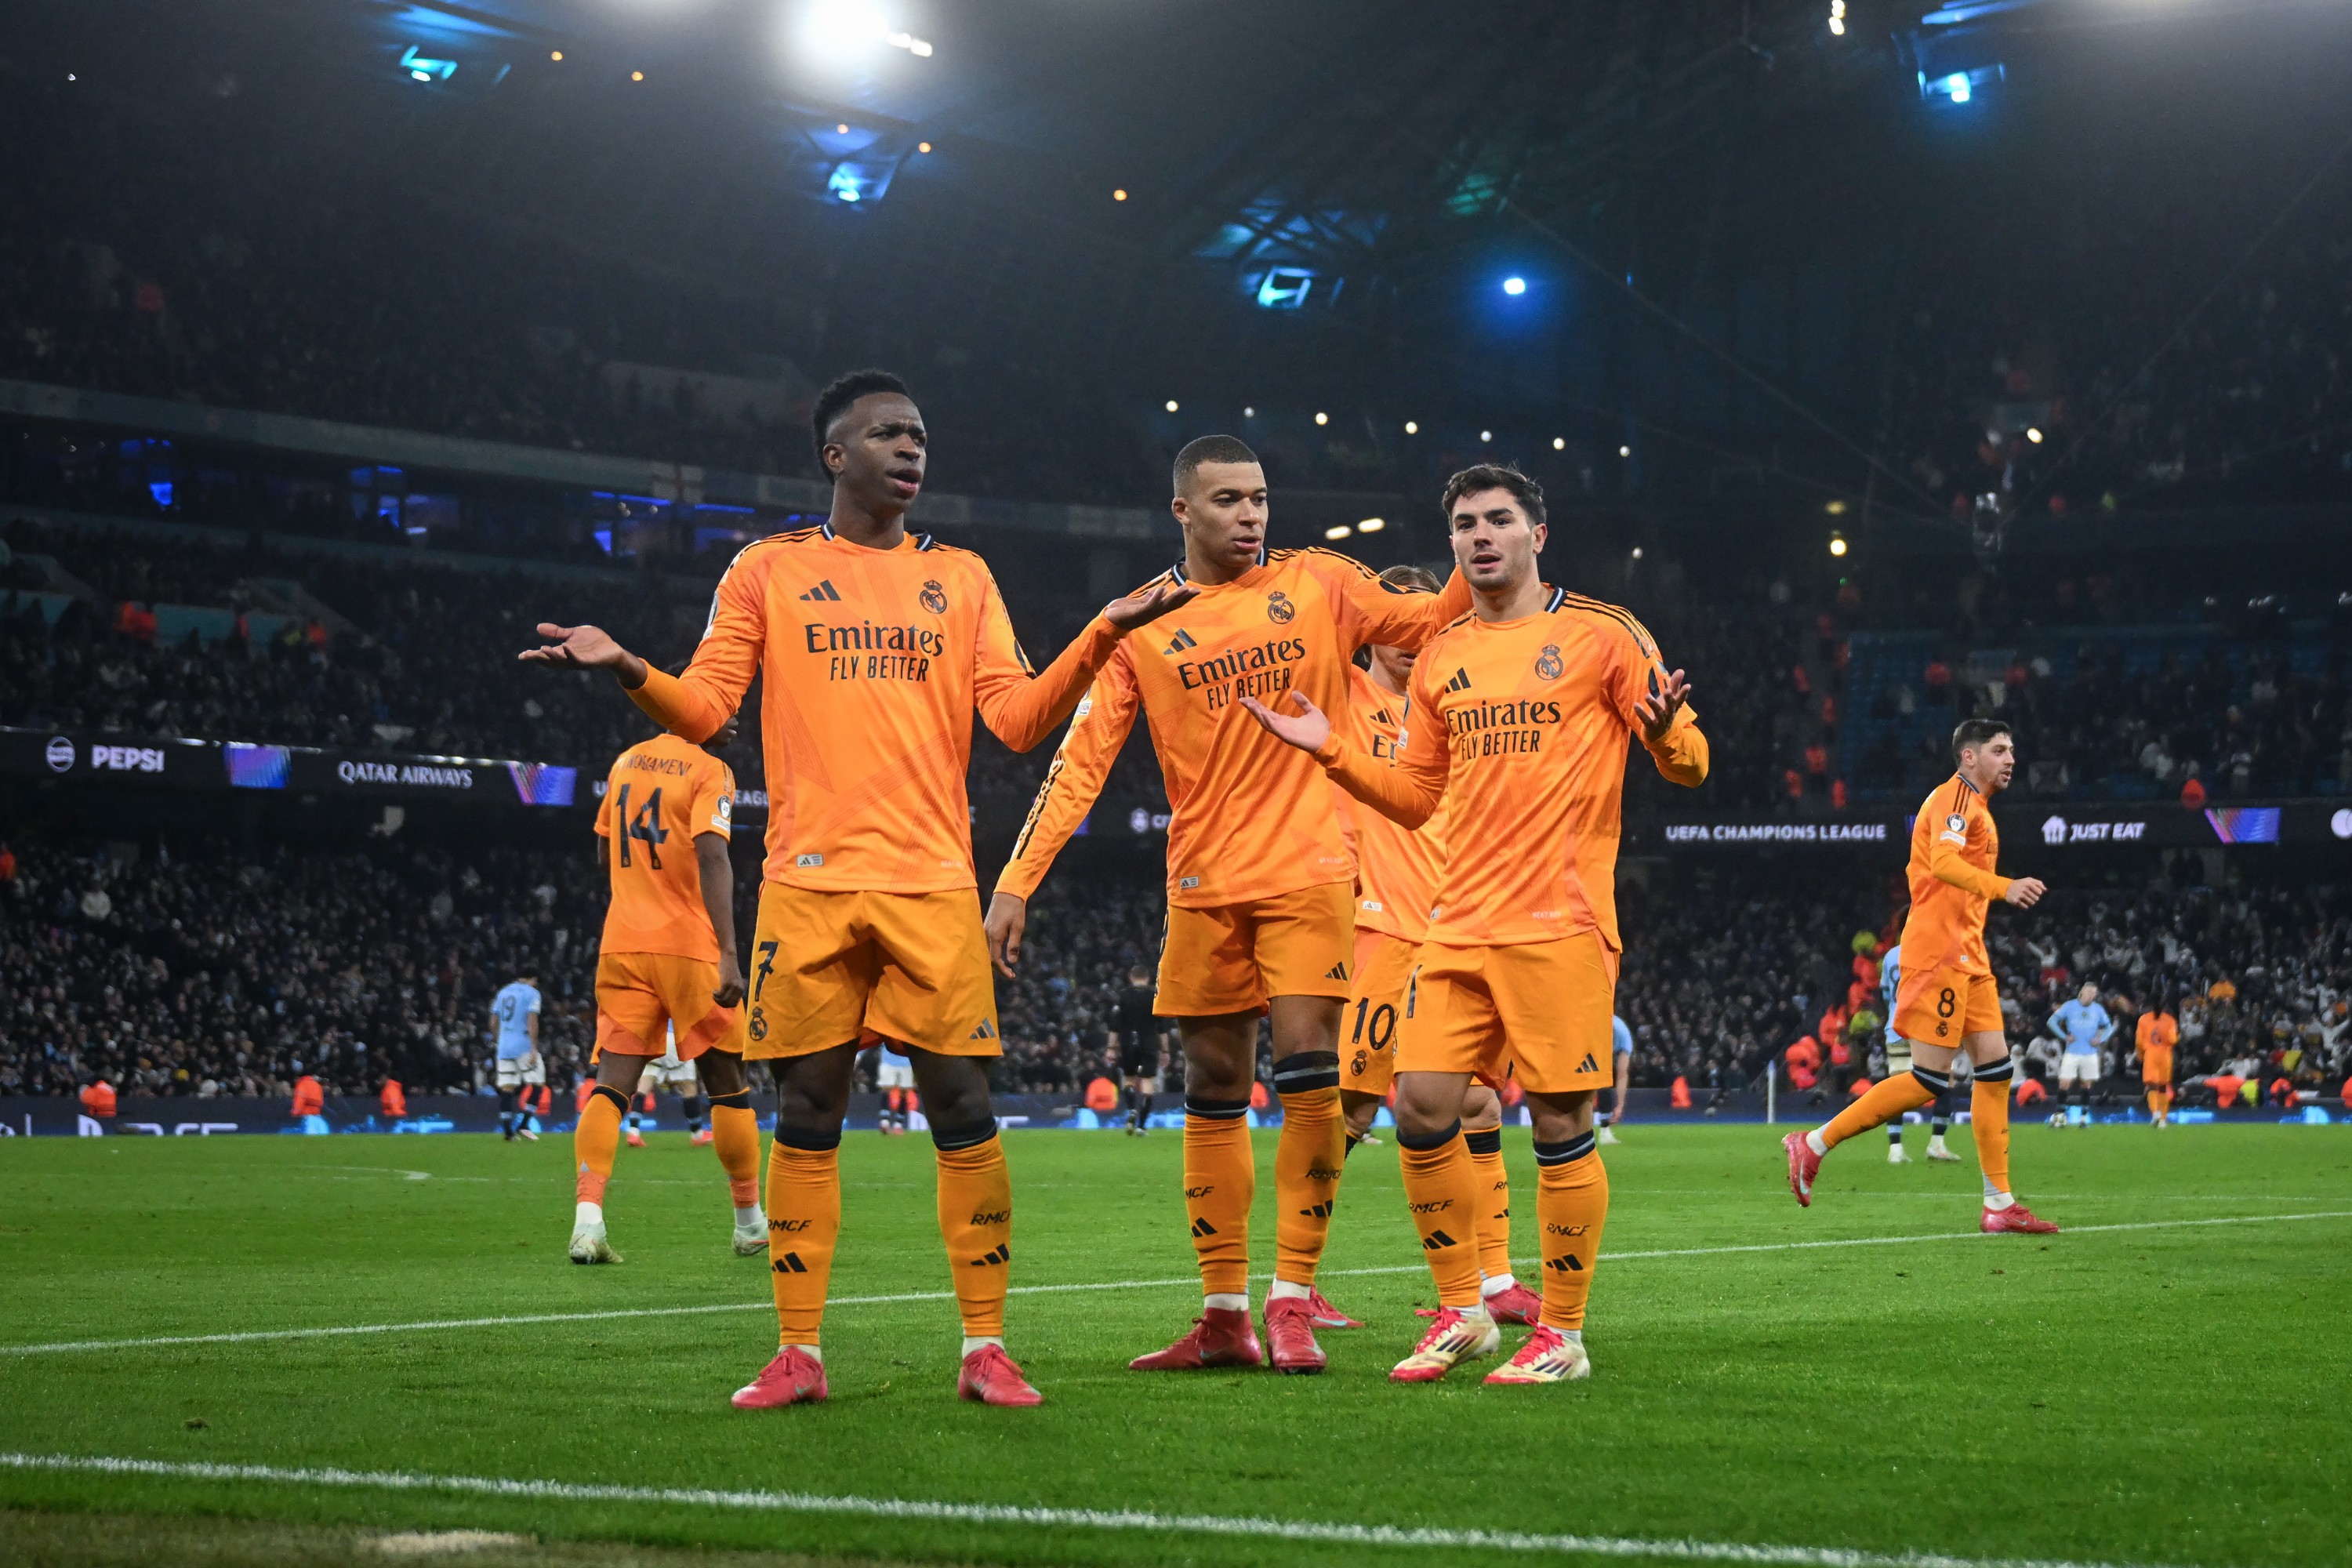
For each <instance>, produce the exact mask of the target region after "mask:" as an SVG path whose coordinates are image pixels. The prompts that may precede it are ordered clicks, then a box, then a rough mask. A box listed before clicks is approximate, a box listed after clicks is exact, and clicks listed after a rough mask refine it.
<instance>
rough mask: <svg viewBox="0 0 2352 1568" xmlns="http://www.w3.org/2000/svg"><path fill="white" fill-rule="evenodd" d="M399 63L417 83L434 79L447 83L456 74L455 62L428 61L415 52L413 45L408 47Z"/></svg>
mask: <svg viewBox="0 0 2352 1568" xmlns="http://www.w3.org/2000/svg"><path fill="white" fill-rule="evenodd" d="M400 63H401V65H402V66H404V67H405V68H406V69H407V71H408V74H409V76H410V77H411V78H412V79H415V80H417V81H432V80H434V79H436V78H437V79H440V80H442V81H447V80H448V79H450V78H451V77H453V76H456V75H457V61H456V60H436V59H428V58H425V56H423V55H420V54H418V53H417V52H416V46H415V44H411V45H409V46H408V52H407V53H406V54H404V55H403V56H401V57H400Z"/></svg>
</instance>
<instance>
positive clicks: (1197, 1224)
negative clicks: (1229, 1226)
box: [1192, 1219, 1217, 1236]
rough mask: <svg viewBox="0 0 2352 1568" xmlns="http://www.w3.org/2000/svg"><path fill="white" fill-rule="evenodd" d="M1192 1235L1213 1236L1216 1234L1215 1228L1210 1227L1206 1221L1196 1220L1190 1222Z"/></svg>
mask: <svg viewBox="0 0 2352 1568" xmlns="http://www.w3.org/2000/svg"><path fill="white" fill-rule="evenodd" d="M1192 1234H1193V1235H1194V1236H1214V1235H1216V1234H1217V1227H1216V1226H1213V1225H1211V1224H1210V1223H1209V1222H1208V1221H1207V1220H1204V1219H1196V1220H1194V1221H1193V1222H1192Z"/></svg>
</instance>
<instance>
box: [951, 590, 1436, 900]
mask: <svg viewBox="0 0 2352 1568" xmlns="http://www.w3.org/2000/svg"><path fill="white" fill-rule="evenodd" d="M1183 580H1184V575H1183V567H1182V566H1181V564H1179V565H1177V566H1175V567H1171V569H1170V570H1169V571H1167V572H1165V573H1163V574H1160V576H1159V577H1157V578H1154V579H1153V582H1154V583H1162V582H1179V583H1181V582H1182V581H1183ZM1469 602H1470V600H1469V590H1468V589H1467V588H1466V587H1465V586H1463V585H1462V583H1461V579H1460V576H1459V574H1456V576H1455V578H1454V582H1453V583H1451V584H1448V585H1447V588H1446V591H1445V592H1444V593H1443V594H1436V595H1432V594H1424V593H1418V592H1414V591H1412V590H1408V589H1402V588H1394V587H1391V586H1390V585H1389V584H1385V583H1383V582H1381V579H1380V576H1379V574H1376V573H1374V572H1372V571H1371V570H1370V569H1369V568H1367V567H1364V566H1361V565H1359V564H1358V563H1355V562H1353V561H1350V560H1349V559H1348V558H1347V557H1346V556H1344V555H1337V554H1334V553H1332V552H1330V551H1328V550H1276V551H1274V552H1270V553H1268V554H1267V555H1265V557H1264V558H1263V559H1262V560H1261V561H1260V562H1259V563H1258V564H1257V565H1255V566H1253V567H1251V568H1250V569H1249V570H1248V571H1247V572H1244V573H1243V574H1241V575H1240V576H1239V577H1236V578H1234V580H1233V581H1232V582H1230V583H1222V584H1216V585H1214V586H1212V587H1204V588H1202V589H1201V591H1200V594H1199V595H1198V596H1197V597H1196V598H1194V599H1193V600H1192V602H1191V603H1190V604H1188V605H1184V606H1183V607H1182V608H1181V609H1179V610H1176V611H1173V612H1171V614H1169V615H1166V616H1161V617H1160V619H1159V620H1158V621H1156V622H1154V623H1153V624H1152V625H1151V626H1150V628H1149V629H1147V630H1146V631H1144V632H1142V633H1140V634H1139V635H1138V636H1136V637H1129V639H1127V640H1126V641H1125V642H1123V643H1121V644H1119V645H1118V648H1117V650H1116V651H1114V652H1113V653H1112V655H1111V656H1110V659H1109V662H1108V663H1107V664H1106V665H1104V667H1103V670H1102V674H1101V675H1100V676H1098V677H1097V679H1096V680H1095V683H1094V688H1093V689H1092V690H1090V691H1089V692H1088V693H1087V699H1086V700H1085V701H1084V702H1082V703H1080V704H1079V705H1078V711H1077V717H1076V719H1074V720H1072V721H1071V723H1070V731H1069V733H1068V735H1066V737H1064V739H1063V741H1062V747H1061V750H1060V751H1059V752H1056V753H1055V757H1054V763H1053V766H1052V767H1051V768H1049V769H1048V770H1047V771H1046V773H1045V784H1043V785H1042V786H1041V787H1040V788H1039V790H1038V792H1037V799H1036V801H1035V803H1034V805H1032V806H1031V807H1030V809H1029V820H1028V822H1027V824H1026V825H1024V826H1023V828H1022V829H1021V837H1020V838H1019V839H1018V840H1017V841H1015V843H1014V845H1013V858H1012V859H1011V861H1009V862H1008V863H1007V864H1006V866H1005V868H1004V872H1003V875H1002V876H1001V877H999V878H998V879H997V881H996V888H997V891H999V892H1003V893H1013V894H1017V895H1018V896H1020V897H1022V898H1024V899H1025V898H1027V897H1028V896H1029V895H1030V894H1031V893H1033V892H1034V891H1036V889H1037V884H1038V883H1040V882H1042V881H1044V880H1045V872H1046V869H1047V868H1049V867H1051V866H1052V865H1053V863H1054V857H1055V855H1056V854H1058V853H1060V851H1061V848H1062V846H1063V845H1064V844H1066V843H1067V842H1068V841H1069V838H1070V835H1071V834H1072V833H1074V832H1076V829H1077V826H1078V824H1079V823H1081V822H1083V821H1084V820H1086V816H1087V812H1088V811H1089V810H1091V809H1092V808H1093V806H1094V803H1095V797H1096V796H1097V795H1098V794H1100V793H1101V790H1102V784H1103V780H1104V778H1105V777H1106V776H1108V773H1110V767H1111V763H1113V762H1114V761H1116V760H1117V759H1118V752H1119V748H1120V747H1121V746H1122V745H1124V744H1126V742H1127V736H1128V731H1129V730H1130V729H1132V728H1133V727H1134V724H1135V715H1136V713H1137V711H1138V710H1141V711H1142V712H1143V714H1144V716H1145V718H1146V719H1147V720H1148V721H1149V722H1150V727H1151V744H1152V748H1153V750H1155V751H1156V752H1159V754H1160V772H1161V773H1162V774H1164V775H1165V777H1166V779H1167V784H1168V804H1169V806H1170V808H1171V819H1170V821H1169V824H1168V901H1169V902H1170V903H1171V904H1174V905H1176V906H1178V907H1180V908H1184V909H1212V908H1215V907H1216V906H1218V905H1221V904H1233V903H1240V902H1243V901H1244V900H1251V899H1267V898H1274V897H1276V896H1277V895H1279V894H1283V893H1290V892H1296V891H1297V890H1298V889H1301V888H1312V887H1318V886H1320V885H1323V884H1326V883H1330V882H1346V881H1349V880H1351V879H1353V878H1354V876H1355V870H1356V868H1355V861H1354V858H1352V857H1351V856H1350V855H1349V849H1348V844H1347V841H1346V838H1345V837H1344V835H1343V834H1342V831H1341V828H1340V825H1339V813H1338V811H1337V810H1336V809H1335V808H1334V807H1333V805H1332V803H1331V801H1332V797H1331V791H1330V788H1329V787H1328V785H1327V784H1324V782H1323V780H1322V778H1321V777H1320V775H1319V772H1318V769H1317V768H1316V766H1315V764H1314V763H1313V762H1312V761H1311V760H1310V759H1308V758H1307V756H1306V755H1304V754H1303V753H1301V752H1297V751H1296V750H1294V749H1293V748H1291V747H1289V746H1286V745H1284V744H1283V743H1282V742H1279V741H1277V740H1276V739H1275V738H1274V737H1273V736H1272V735H1269V734H1267V733H1266V732H1265V731H1264V730H1263V729H1261V728H1260V727H1259V726H1258V723H1257V721H1255V720H1254V719H1252V718H1251V717H1250V716H1249V713H1248V711H1247V710H1245V709H1244V708H1243V707H1242V706H1241V705H1240V702H1239V701H1238V699H1240V698H1243V697H1255V698H1256V699H1258V700H1260V701H1262V702H1265V703H1267V704H1268V705H1271V706H1286V705H1287V704H1288V702H1289V696H1288V693H1290V692H1291V691H1293V690H1297V691H1304V692H1305V693H1307V697H1308V698H1309V699H1310V700H1312V701H1313V702H1314V703H1315V705H1316V706H1317V707H1318V708H1321V709H1322V710H1324V711H1325V712H1327V713H1337V712H1339V711H1341V710H1343V709H1344V707H1345V706H1346V704H1347V700H1348V672H1349V669H1351V668H1354V667H1353V666H1352V665H1350V664H1349V659H1350V658H1353V657H1354V656H1355V652H1356V650H1357V649H1358V648H1360V647H1363V646H1364V645H1365V644H1367V643H1386V644H1389V645H1391V646H1393V647H1420V646H1421V644H1422V643H1423V641H1424V640H1425V639H1426V638H1427V637H1429V636H1430V634H1431V633H1433V632H1434V631H1435V630H1436V629H1437V628H1438V627H1440V626H1444V624H1445V623H1446V622H1447V621H1449V620H1451V619H1453V618H1454V616H1458V615H1460V614H1461V613H1462V610H1463V608H1464V607H1465V606H1466V605H1468V604H1469Z"/></svg>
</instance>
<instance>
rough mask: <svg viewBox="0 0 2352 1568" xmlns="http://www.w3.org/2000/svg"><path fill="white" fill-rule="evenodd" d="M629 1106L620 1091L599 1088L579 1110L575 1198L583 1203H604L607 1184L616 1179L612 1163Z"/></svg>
mask: <svg viewBox="0 0 2352 1568" xmlns="http://www.w3.org/2000/svg"><path fill="white" fill-rule="evenodd" d="M628 1105H629V1102H628V1101H627V1100H625V1099H624V1098H623V1097H622V1095H621V1092H620V1090H618V1089H606V1088H605V1087H604V1085H602V1084H599V1085H597V1086H596V1088H595V1089H593V1090H592V1091H590V1093H589V1096H588V1103H587V1104H586V1105H584V1106H582V1107H581V1108H580V1125H579V1126H578V1127H577V1128H575V1129H573V1130H572V1163H574V1165H576V1166H577V1167H578V1169H579V1173H580V1175H579V1179H578V1180H577V1181H576V1182H574V1183H573V1184H572V1195H573V1196H574V1197H575V1198H577V1199H578V1200H579V1201H580V1202H581V1203H583V1204H601V1203H603V1202H604V1184H605V1183H607V1182H609V1181H611V1180H612V1179H613V1160H614V1155H615V1154H616V1153H617V1152H619V1150H620V1146H621V1112H622V1111H624V1110H627V1109H628Z"/></svg>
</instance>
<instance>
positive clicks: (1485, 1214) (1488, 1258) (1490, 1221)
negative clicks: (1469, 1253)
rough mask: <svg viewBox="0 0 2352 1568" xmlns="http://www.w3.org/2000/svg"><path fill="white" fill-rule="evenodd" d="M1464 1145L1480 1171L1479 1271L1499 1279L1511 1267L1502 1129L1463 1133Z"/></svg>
mask: <svg viewBox="0 0 2352 1568" xmlns="http://www.w3.org/2000/svg"><path fill="white" fill-rule="evenodd" d="M1462 1144H1463V1147H1465V1148H1466V1149H1468V1150H1469V1151H1470V1163H1472V1164H1473V1165H1475V1166H1476V1167H1477V1172H1478V1206H1477V1208H1476V1209H1475V1211H1474V1213H1475V1216H1476V1218H1477V1221H1478V1272H1479V1273H1481V1274H1483V1275H1485V1276H1486V1278H1487V1279H1502V1278H1503V1277H1504V1276H1506V1275H1507V1274H1508V1273H1510V1271H1511V1178H1510V1176H1509V1174H1508V1173H1506V1172H1505V1171H1504V1169H1503V1132H1502V1129H1500V1128H1498V1127H1489V1128H1488V1129H1486V1131H1484V1132H1465V1133H1464V1134H1462Z"/></svg>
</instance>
